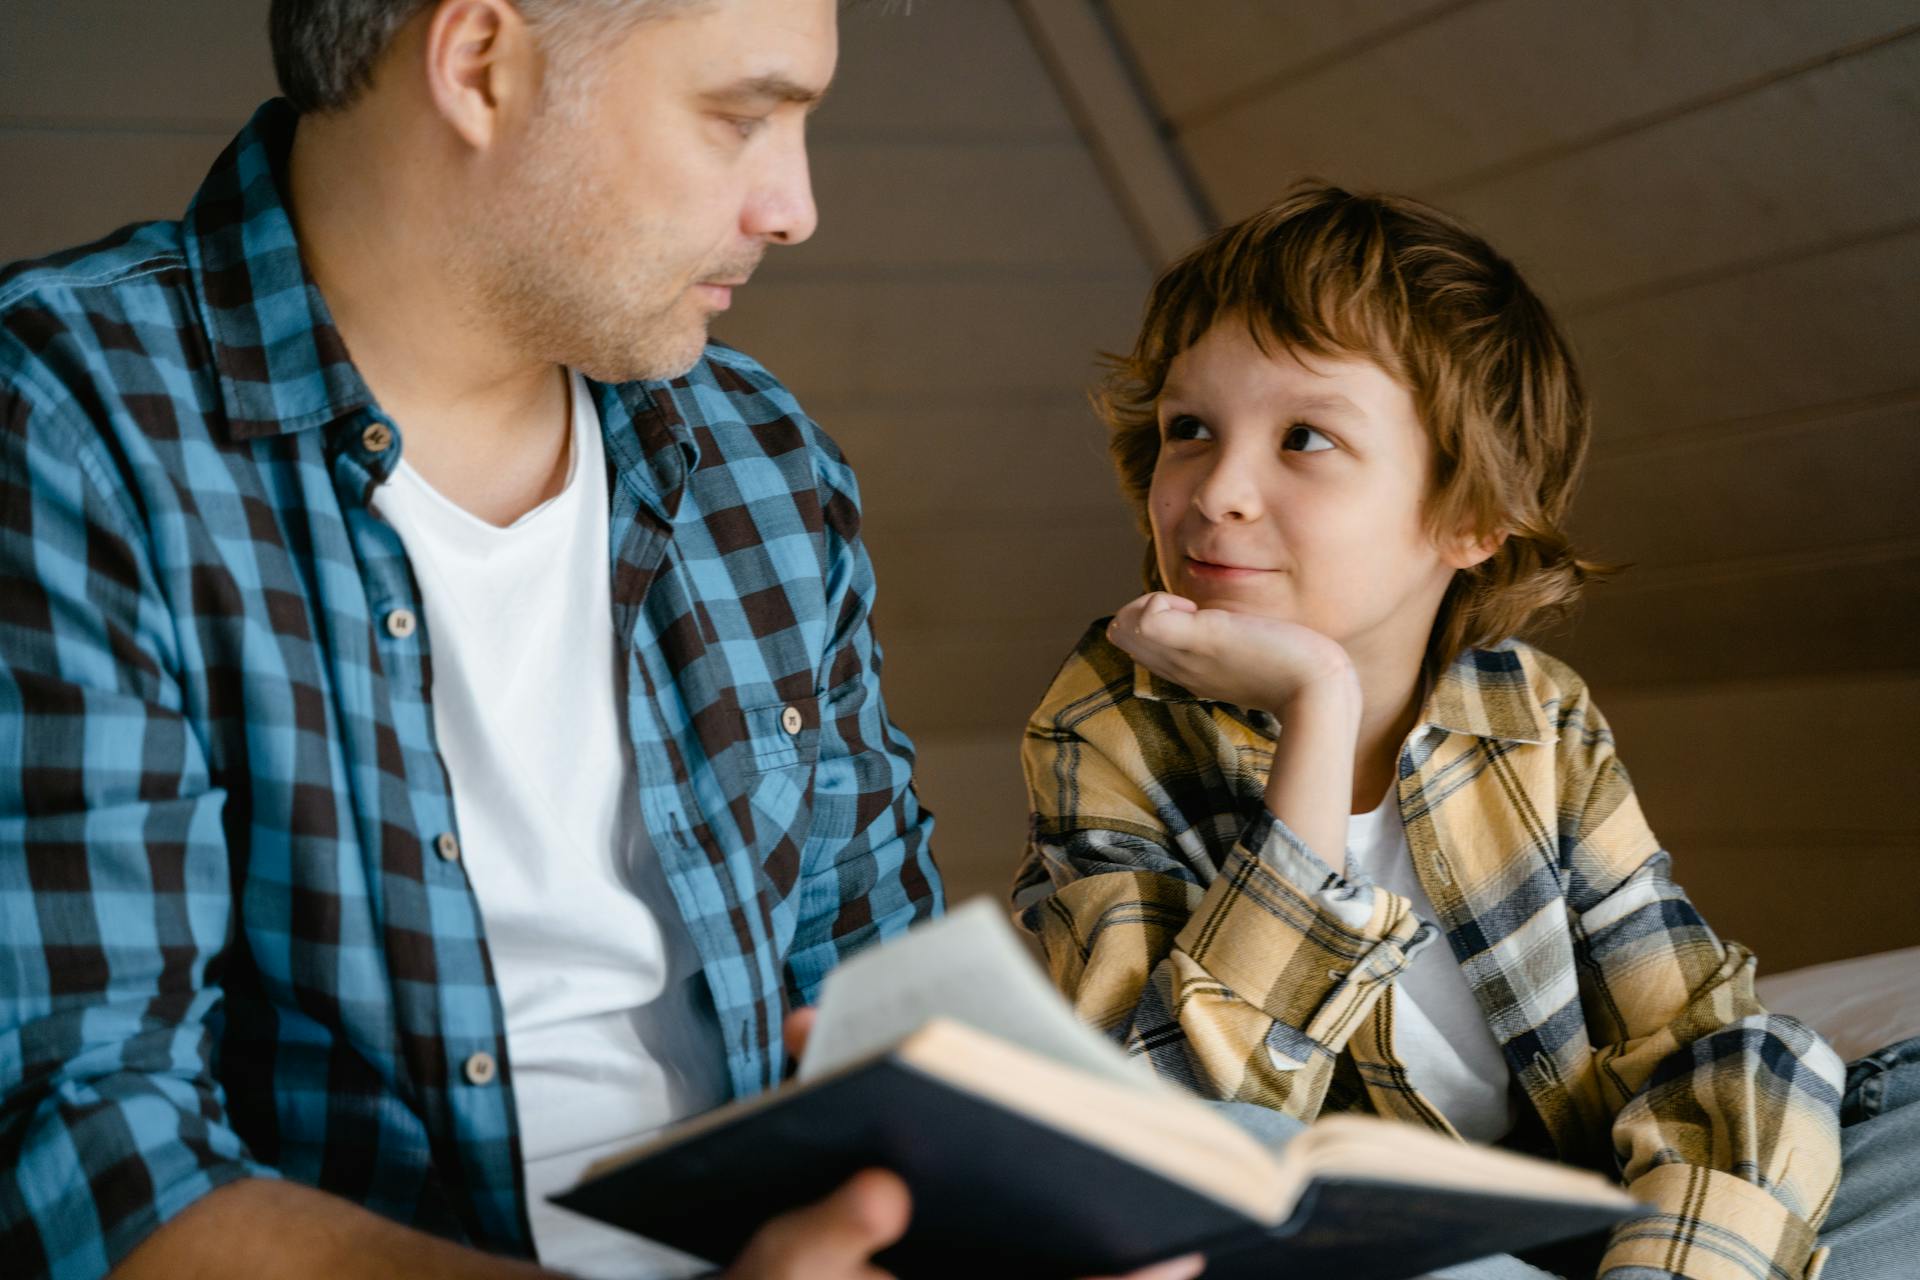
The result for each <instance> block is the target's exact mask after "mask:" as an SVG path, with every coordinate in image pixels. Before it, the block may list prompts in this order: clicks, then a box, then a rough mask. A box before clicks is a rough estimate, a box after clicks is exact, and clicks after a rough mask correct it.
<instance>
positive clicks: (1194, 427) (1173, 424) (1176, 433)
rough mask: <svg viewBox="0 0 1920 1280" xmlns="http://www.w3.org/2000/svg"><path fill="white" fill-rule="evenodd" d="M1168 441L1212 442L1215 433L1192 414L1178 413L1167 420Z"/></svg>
mask: <svg viewBox="0 0 1920 1280" xmlns="http://www.w3.org/2000/svg"><path fill="white" fill-rule="evenodd" d="M1167 439H1169V440H1211V439H1213V432H1211V431H1209V430H1208V429H1207V424H1206V423H1204V422H1202V421H1200V419H1198V418H1196V417H1194V416H1193V415H1192V414H1190V413H1177V414H1175V415H1174V416H1173V417H1171V418H1169V419H1167Z"/></svg>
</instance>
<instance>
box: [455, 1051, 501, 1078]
mask: <svg viewBox="0 0 1920 1280" xmlns="http://www.w3.org/2000/svg"><path fill="white" fill-rule="evenodd" d="M461 1070H462V1071H463V1072H464V1073H465V1074H466V1077H467V1083H468V1084H492V1083H493V1075H494V1070H495V1068H494V1065H493V1055H492V1054H490V1053H476V1054H474V1055H473V1056H472V1057H471V1058H468V1059H467V1061H466V1065H465V1066H464V1067H462V1068H461Z"/></svg>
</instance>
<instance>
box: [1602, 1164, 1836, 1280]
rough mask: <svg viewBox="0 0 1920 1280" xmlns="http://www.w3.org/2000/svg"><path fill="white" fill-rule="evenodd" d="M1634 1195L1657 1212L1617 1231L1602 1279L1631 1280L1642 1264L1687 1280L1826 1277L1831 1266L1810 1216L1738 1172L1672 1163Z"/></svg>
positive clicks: (1642, 1181)
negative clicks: (1824, 1273) (1823, 1273)
mask: <svg viewBox="0 0 1920 1280" xmlns="http://www.w3.org/2000/svg"><path fill="white" fill-rule="evenodd" d="M1627 1191H1628V1193H1629V1194H1630V1195H1632V1196H1633V1197H1634V1198H1635V1199H1638V1200H1641V1201H1644V1202H1646V1203H1648V1204H1651V1205H1653V1206H1655V1209H1654V1211H1653V1212H1652V1213H1648V1214H1646V1215H1644V1216H1642V1217H1638V1218H1635V1219H1633V1220H1632V1221H1630V1222H1625V1223H1622V1224H1621V1225H1620V1226H1618V1227H1615V1228H1614V1231H1613V1240H1612V1243H1611V1244H1609V1245H1608V1246H1607V1252H1606V1256H1605V1257H1604V1258H1602V1259H1601V1263H1600V1276H1601V1280H1626V1277H1631V1276H1633V1274H1634V1272H1633V1270H1632V1269H1635V1268H1642V1267H1644V1268H1649V1269H1651V1270H1653V1271H1656V1272H1661V1273H1665V1274H1671V1275H1675V1276H1684V1277H1686V1278H1687V1280H1780V1277H1782V1276H1787V1277H1792V1278H1793V1280H1819V1276H1820V1271H1821V1268H1822V1267H1824V1266H1825V1264H1826V1260H1827V1251H1826V1249H1824V1248H1820V1247H1818V1246H1819V1237H1818V1233H1816V1232H1815V1231H1814V1229H1813V1228H1812V1227H1811V1226H1809V1225H1807V1223H1806V1221H1805V1220H1804V1219H1802V1218H1801V1217H1800V1216H1799V1215H1798V1214H1796V1213H1794V1212H1793V1211H1792V1210H1791V1209H1789V1208H1787V1206H1785V1205H1784V1204H1782V1203H1780V1201H1778V1200H1776V1199H1774V1198H1773V1197H1772V1196H1771V1195H1769V1194H1767V1192H1765V1191H1763V1190H1761V1189H1760V1188H1759V1187H1757V1186H1755V1185H1754V1184H1753V1183H1751V1182H1748V1181H1746V1180H1745V1179H1743V1178H1737V1177H1735V1176H1734V1175H1733V1174H1731V1173H1726V1172H1724V1171H1722V1170H1719V1169H1703V1168H1701V1167H1700V1166H1698V1165H1690V1164H1665V1165H1661V1166H1659V1167H1658V1168H1655V1169H1650V1170H1648V1171H1647V1172H1646V1173H1644V1174H1642V1175H1641V1176H1640V1177H1638V1178H1636V1179H1635V1180H1634V1182H1633V1184H1632V1185H1631V1186H1629V1187H1628V1188H1627Z"/></svg>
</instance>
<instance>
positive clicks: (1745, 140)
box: [1440, 39, 1920, 309]
mask: <svg viewBox="0 0 1920 1280" xmlns="http://www.w3.org/2000/svg"><path fill="white" fill-rule="evenodd" d="M1915 83H1920V39H1912V40H1903V41H1898V42H1896V43H1893V44H1888V45H1882V46H1880V47H1879V48H1877V49H1874V50H1872V51H1871V52H1869V53H1865V54H1862V55H1861V56H1859V57H1854V58H1849V59H1846V60H1845V61H1842V62H1836V63H1833V64H1830V65H1828V66H1824V67H1820V68H1817V69H1816V70H1813V71H1810V72H1808V73H1807V74H1805V75H1801V76H1796V77H1794V78H1793V79H1791V80H1787V81H1783V82H1781V83H1778V84H1775V85H1772V86H1770V87H1768V88H1766V89H1764V90H1761V91H1758V92H1755V93H1751V94H1745V95H1742V96H1740V97H1738V98H1734V99H1731V100H1729V101H1726V102H1722V103H1718V104H1715V105H1713V106H1710V107H1707V108H1703V109H1701V110H1698V111H1693V112H1689V113H1688V114H1686V115H1683V116H1679V117H1677V118H1674V119H1672V120H1668V121H1666V122H1664V123H1662V124H1660V125H1658V126H1655V127H1652V128H1648V129H1643V130H1639V131H1637V132H1634V133H1631V134H1628V135H1626V136H1624V137H1620V138H1615V139H1612V140H1609V141H1607V142H1604V143H1602V144H1600V145H1597V146H1593V147H1588V148H1585V149H1582V150H1580V151H1577V152H1574V153H1572V154H1570V155H1566V156H1563V157H1561V158H1559V159H1556V160H1552V161H1549V162H1547V163H1543V164H1539V165H1535V166H1533V167H1530V168H1528V169H1526V170H1524V171H1522V172H1520V173H1517V174H1513V175H1511V176H1508V177H1504V178H1499V179H1495V180H1492V181H1488V182H1481V183H1477V184H1475V185H1473V186H1471V187H1468V188H1467V189H1464V190H1454V191H1449V192H1446V193H1445V194H1444V195H1442V196H1441V197H1440V199H1441V200H1442V202H1443V203H1444V204H1445V205H1446V207H1447V208H1449V209H1451V210H1452V211H1454V212H1456V213H1458V214H1461V215H1462V216H1464V217H1466V218H1468V219H1470V220H1472V221H1474V222H1475V223H1477V224H1478V225H1479V226H1480V227H1481V228H1482V229H1483V230H1484V231H1486V233H1487V234H1488V236H1489V238H1490V239H1491V240H1492V241H1493V242H1494V243H1495V244H1497V245H1499V246H1500V249H1501V251H1502V252H1504V253H1506V254H1508V255H1509V256H1511V257H1512V258H1514V259H1515V260H1516V261H1518V262H1520V263H1522V264H1523V265H1524V267H1525V268H1526V270H1527V271H1528V273H1529V274H1530V275H1531V276H1533V277H1534V283H1535V285H1536V286H1537V287H1542V288H1544V289H1545V290H1546V292H1547V293H1548V295H1549V296H1551V297H1553V298H1555V299H1557V300H1559V301H1560V303H1561V304H1562V305H1563V306H1567V307H1571V308H1574V309H1590V308H1592V307H1593V306H1595V305H1596V304H1597V303H1600V302H1601V301H1603V300H1605V299H1613V298H1624V297H1627V296H1632V295H1636V294H1651V293H1654V292H1657V291H1659V290H1660V289H1661V288H1662V287H1663V286H1666V285H1670V284H1671V282H1674V281H1682V280H1687V279H1692V278H1697V277H1701V276H1704V275H1710V274H1714V273H1717V272H1723V271H1726V270H1728V269H1729V268H1734V267H1738V266H1739V264H1742V263H1746V262H1753V261H1764V260H1766V259H1768V258H1770V257H1775V256H1779V255H1781V254H1784V253H1794V252H1800V251H1804V250H1806V249H1808V248H1811V247H1815V246H1823V245H1830V244H1834V243H1838V242H1842V241H1847V240H1852V239H1856V238H1859V237H1861V236H1864V235H1869V234H1871V233H1873V232H1875V231H1877V230H1881V229H1883V228H1888V227H1893V226H1898V225H1903V224H1911V223H1913V222H1915V221H1916V220H1917V218H1920V165H1916V164H1913V163H1910V161H1911V159H1912V156H1911V154H1910V153H1911V151H1912V147H1911V145H1910V140H1911V139H1913V138H1915V137H1920V115H1917V114H1916V111H1917V107H1916V102H1915V100H1914V97H1913V90H1912V86H1913V85H1914V84H1915Z"/></svg>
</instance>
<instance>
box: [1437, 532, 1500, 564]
mask: <svg viewBox="0 0 1920 1280" xmlns="http://www.w3.org/2000/svg"><path fill="white" fill-rule="evenodd" d="M1506 540H1507V531H1506V530H1505V529H1496V530H1494V531H1493V532H1492V533H1484V534H1483V533H1474V532H1472V531H1468V530H1463V531H1462V532H1460V533H1458V534H1456V535H1455V536H1454V537H1452V538H1450V539H1448V540H1447V543H1446V545H1444V546H1442V547H1441V548H1440V554H1441V556H1442V558H1443V559H1445V560H1446V562H1447V565H1448V567H1449V568H1453V569H1471V568H1473V567H1474V566H1475V565H1480V564H1484V563H1486V561H1487V560H1489V559H1490V558H1491V557H1492V556H1493V553H1494V552H1496V551H1498V550H1499V549H1500V545H1501V544H1502V543H1504V542H1505V541H1506Z"/></svg>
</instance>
